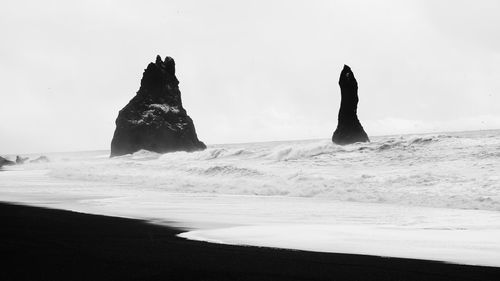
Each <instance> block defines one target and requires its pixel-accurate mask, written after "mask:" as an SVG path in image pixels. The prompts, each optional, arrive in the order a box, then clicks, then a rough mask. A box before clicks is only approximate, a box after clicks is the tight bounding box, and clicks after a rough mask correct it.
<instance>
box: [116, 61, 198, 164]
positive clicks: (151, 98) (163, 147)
mask: <svg viewBox="0 0 500 281" xmlns="http://www.w3.org/2000/svg"><path fill="white" fill-rule="evenodd" d="M205 148H206V146H205V144H204V143H203V142H201V141H199V140H198V137H197V135H196V131H195V128H194V124H193V120H192V119H191V118H190V117H189V116H188V115H187V113H186V110H185V109H184V108H183V107H182V101H181V92H180V90H179V80H177V77H176V76H175V62H174V59H172V58H171V57H166V58H165V61H162V60H161V57H160V56H157V57H156V62H155V63H150V64H149V65H148V67H147V68H146V69H145V70H144V73H143V75H142V80H141V87H140V89H139V91H138V92H137V94H136V95H135V97H133V98H132V99H131V100H130V102H129V103H128V104H127V105H126V106H125V107H124V108H123V109H122V110H120V112H119V114H118V118H117V119H116V130H115V133H114V135H113V140H112V141H111V157H113V156H119V155H124V154H129V153H133V152H136V151H138V150H141V149H145V150H149V151H155V152H159V153H165V152H172V151H196V150H203V149H205Z"/></svg>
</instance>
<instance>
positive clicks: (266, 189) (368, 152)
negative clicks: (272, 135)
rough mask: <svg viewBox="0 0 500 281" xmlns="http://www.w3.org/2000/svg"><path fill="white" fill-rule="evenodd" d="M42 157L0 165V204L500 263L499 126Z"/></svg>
mask: <svg viewBox="0 0 500 281" xmlns="http://www.w3.org/2000/svg"><path fill="white" fill-rule="evenodd" d="M46 155H47V156H48V157H49V158H50V160H51V161H50V162H49V163H37V164H34V163H32V164H25V165H21V166H13V167H4V168H3V171H1V172H0V200H3V201H15V202H21V203H27V204H33V205H40V206H50V207H57V208H64V209H70V210H77V211H84V212H90V213H99V214H108V215H118V216H127V217H134V218H142V219H149V220H151V221H153V222H155V223H166V224H174V225H178V226H181V227H184V228H186V229H188V230H190V231H188V232H186V233H183V234H181V236H182V237H185V238H189V239H198V240H205V241H211V242H217V243H229V244H246V245H258V246H273V247H283V248H294V249H304V250H314V251H326V252H328V251H330V252H346V253H360V254H373V255H384V256H397V257H410V258H425V259H435V260H443V261H448V262H458V263H468V264H483V265H493V266H500V238H499V237H500V131H499V130H495V131H475V132H457V133H442V134H423V135H404V136H385V137H372V142H371V143H358V144H353V145H347V146H338V145H335V144H333V143H331V141H330V140H306V141H284V142H266V143H248V144H228V145H212V146H209V147H208V149H207V150H205V151H200V152H194V153H186V152H176V153H168V154H158V153H153V152H149V151H139V152H137V153H134V154H132V155H125V156H121V157H116V158H112V159H110V158H109V157H108V156H109V151H92V152H74V153H51V154H46ZM34 156H36V155H32V157H34Z"/></svg>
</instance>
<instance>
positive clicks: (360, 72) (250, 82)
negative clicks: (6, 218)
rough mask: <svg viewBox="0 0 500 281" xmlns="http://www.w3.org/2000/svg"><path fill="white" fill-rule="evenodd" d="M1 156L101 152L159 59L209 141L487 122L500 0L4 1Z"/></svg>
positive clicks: (496, 118) (493, 118) (495, 94)
mask: <svg viewBox="0 0 500 281" xmlns="http://www.w3.org/2000/svg"><path fill="white" fill-rule="evenodd" d="M1 6H2V8H1V9H0V38H1V44H0V87H1V88H0V153H20V152H45V151H73V150H93V149H108V148H109V144H110V142H111V138H112V134H113V131H114V129H115V125H114V121H115V118H116V116H117V114H118V110H120V109H121V108H122V107H123V106H124V105H125V104H126V103H127V102H128V101H129V100H130V99H131V98H132V97H133V96H134V94H135V92H136V91H137V90H138V88H139V83H140V79H141V76H142V72H143V69H144V68H145V67H146V66H147V64H148V63H149V62H150V61H153V60H154V58H155V56H156V54H160V55H161V56H162V57H164V56H167V55H168V56H172V57H174V59H175V60H176V63H177V77H178V78H179V80H180V88H181V92H182V97H183V103H184V106H185V107H186V109H187V111H188V114H189V115H190V116H191V117H192V118H193V120H194V122H195V126H196V129H197V132H198V136H199V138H200V139H201V140H203V141H205V142H206V143H208V144H214V143H231V142H253V141H268V140H287V139H310V138H330V137H331V135H332V133H333V131H334V129H335V127H336V124H337V120H336V119H337V112H338V106H339V103H340V94H339V87H338V85H337V81H338V76H339V73H340V71H341V69H342V66H343V64H344V63H345V64H348V65H350V66H351V68H352V70H353V71H354V74H355V75H356V78H357V79H358V83H359V96H360V104H359V110H358V112H359V117H360V120H361V123H362V124H363V126H364V127H365V130H366V131H367V133H368V134H369V135H381V134H403V133H418V132H432V131H456V130H473V129H495V128H500V95H499V94H500V36H499V34H500V17H499V16H498V15H499V14H500V1H497V0H475V1H457V0H454V1H452V0H446V1H430V0H429V1H422V0H416V1H401V0H393V1H352V0H348V1H347V0H346V1H332V0H328V1H310V0H309V1H290V0H288V1H285V0H284V1H270V0H265V1H255V0H253V1H235V0H227V1H186V0H180V1H173V0H170V1H103V0H98V1H19V0H15V1H10V0H7V1H2V5H1Z"/></svg>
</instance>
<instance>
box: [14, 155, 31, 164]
mask: <svg viewBox="0 0 500 281" xmlns="http://www.w3.org/2000/svg"><path fill="white" fill-rule="evenodd" d="M28 159H29V158H28V157H22V156H19V155H17V156H16V164H18V165H19V164H24V162H26V161H27V160H28Z"/></svg>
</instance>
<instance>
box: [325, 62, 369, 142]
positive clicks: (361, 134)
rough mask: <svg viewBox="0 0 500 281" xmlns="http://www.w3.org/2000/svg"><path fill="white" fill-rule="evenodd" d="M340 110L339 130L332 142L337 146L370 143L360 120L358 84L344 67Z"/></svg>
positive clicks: (334, 134) (341, 74)
mask: <svg viewBox="0 0 500 281" xmlns="http://www.w3.org/2000/svg"><path fill="white" fill-rule="evenodd" d="M339 86H340V95H341V102H340V110H339V115H338V125H337V129H336V130H335V132H334V133H333V136H332V141H333V142H334V143H336V144H350V143H355V142H369V141H370V139H369V138H368V135H367V134H366V132H365V130H364V129H363V126H361V123H360V122H359V120H358V116H357V108H358V82H357V81H356V78H355V77H354V73H353V72H352V70H351V68H350V67H349V66H347V65H344V68H343V69H342V72H341V73H340V78H339Z"/></svg>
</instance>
